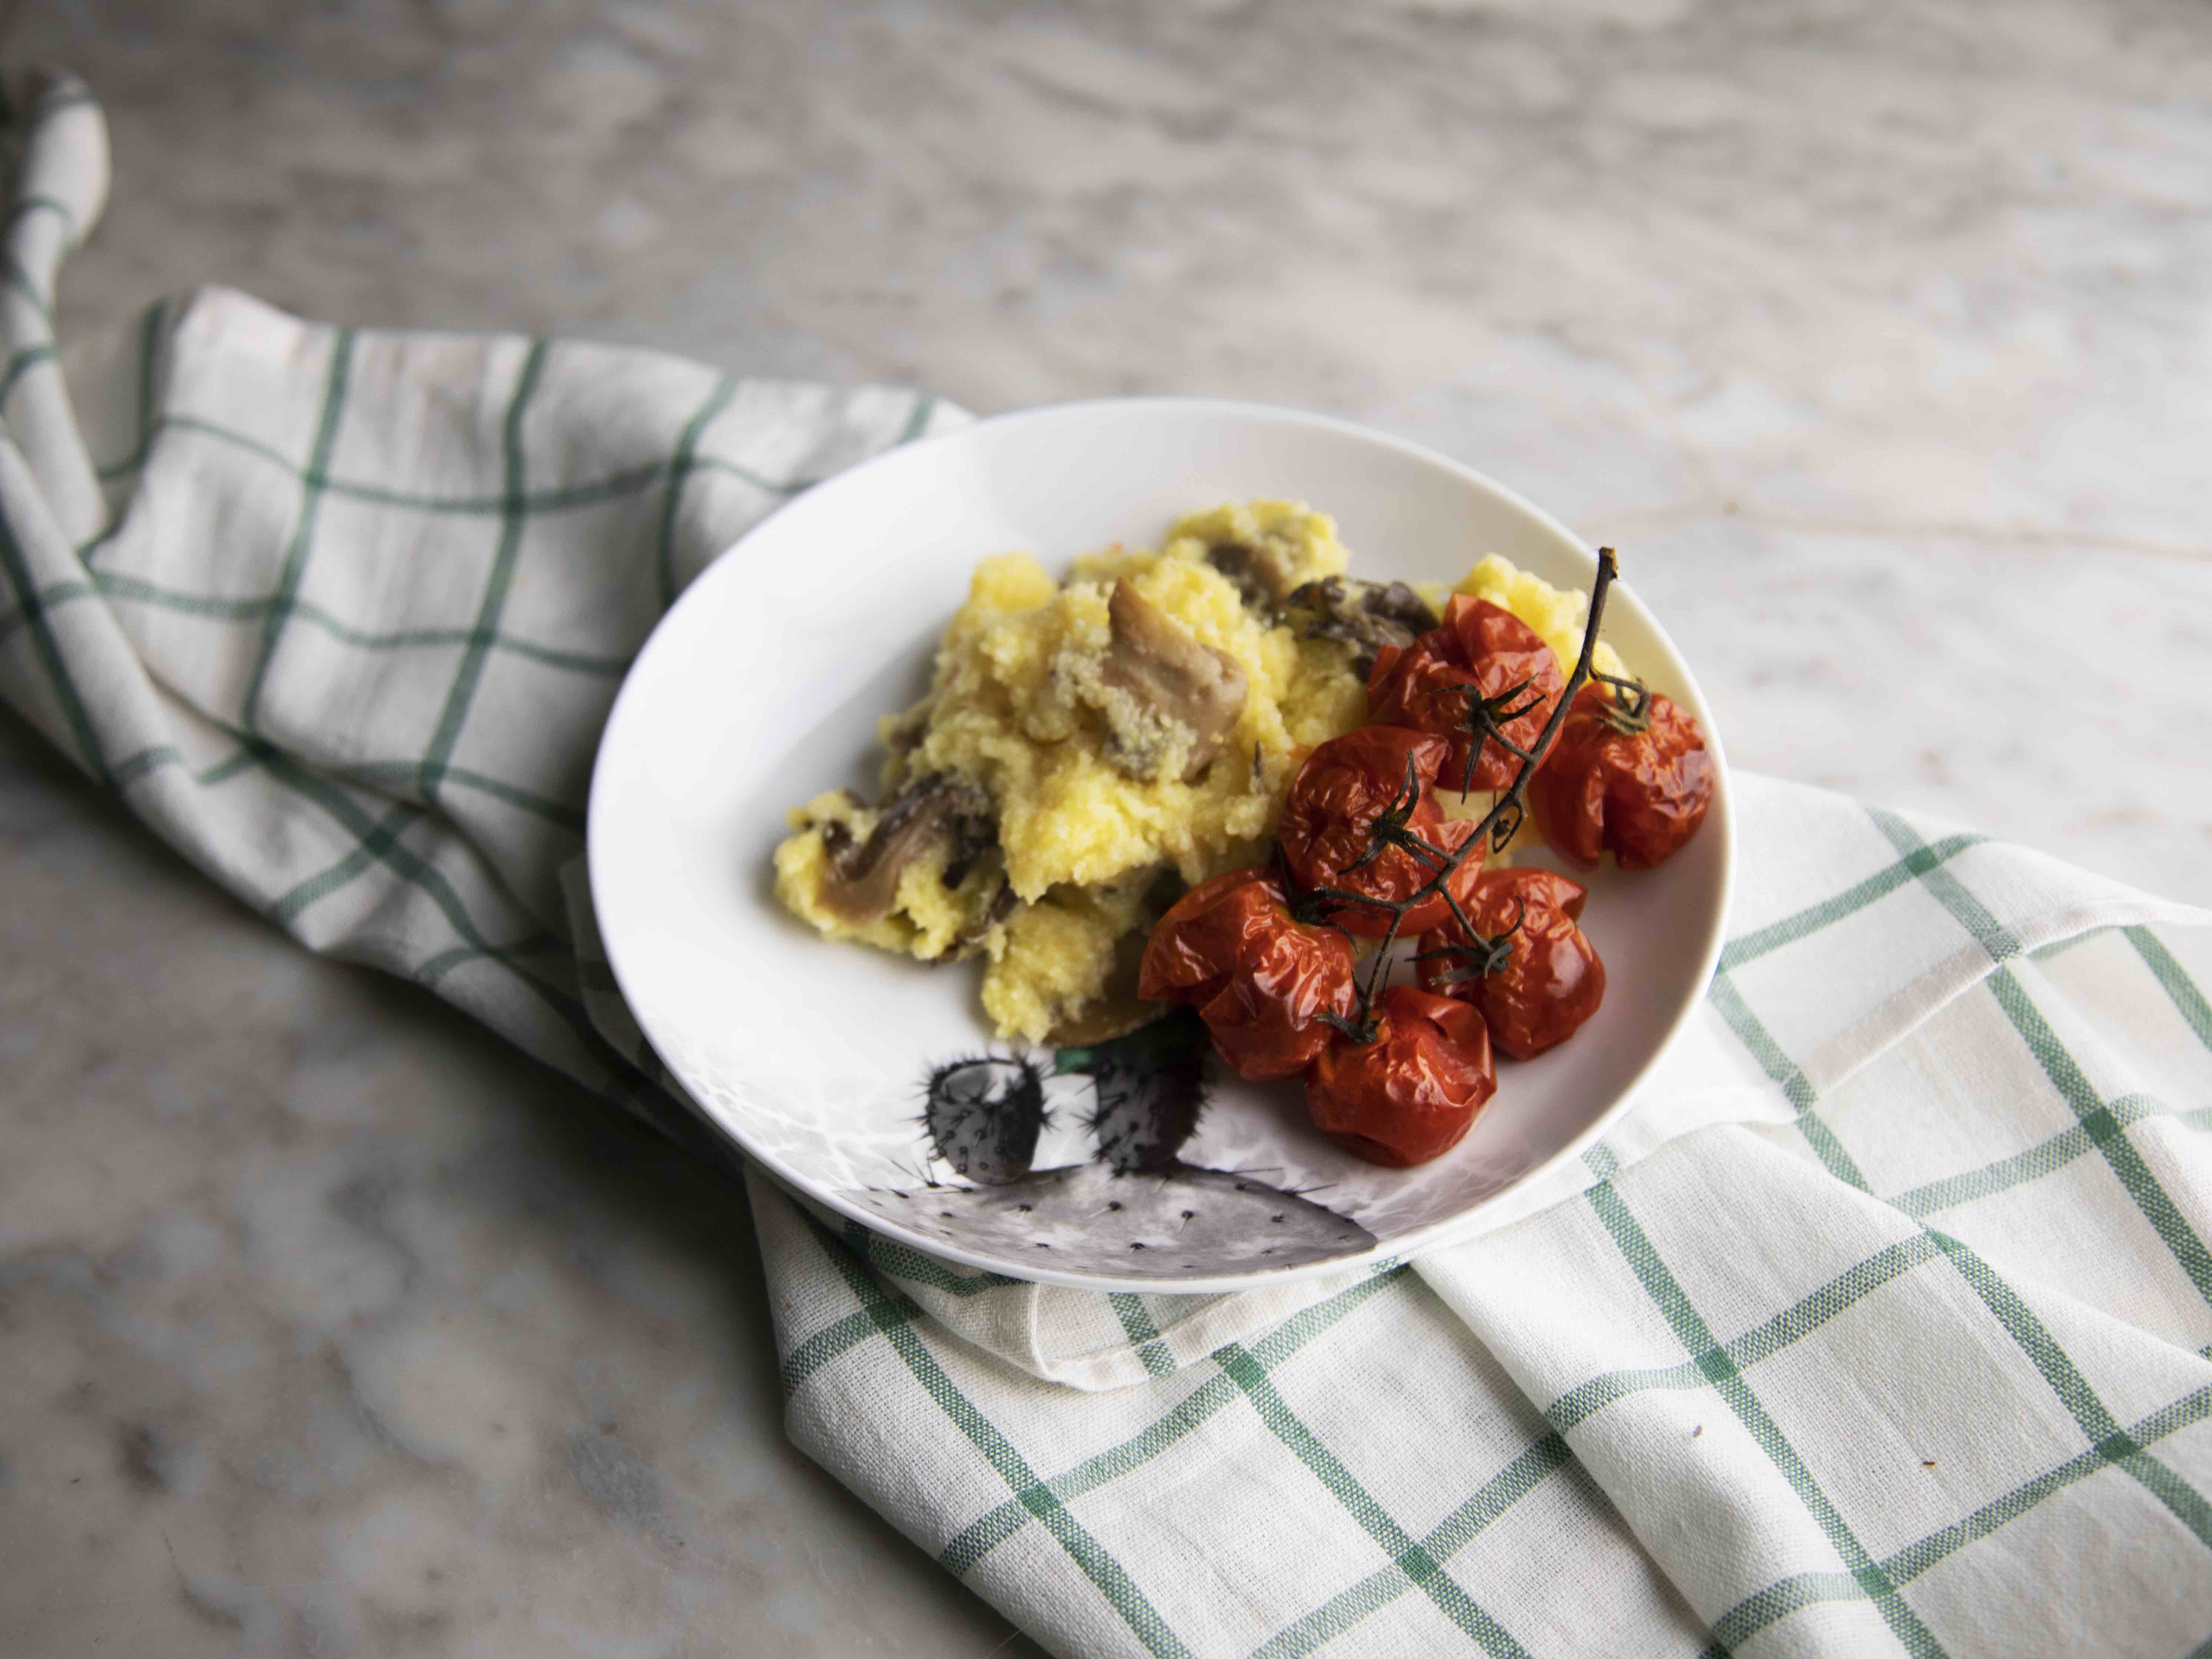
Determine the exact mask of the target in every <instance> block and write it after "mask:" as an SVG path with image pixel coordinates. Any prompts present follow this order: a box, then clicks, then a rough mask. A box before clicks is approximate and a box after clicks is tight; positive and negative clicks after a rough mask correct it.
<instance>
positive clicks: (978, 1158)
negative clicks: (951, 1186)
mask: <svg viewBox="0 0 2212 1659" xmlns="http://www.w3.org/2000/svg"><path fill="white" fill-rule="evenodd" d="M922 1097H923V1099H924V1101H925V1102H926V1104H925V1105H924V1107H923V1109H922V1122H923V1123H924V1125H925V1126H927V1128H928V1130H929V1138H930V1139H931V1140H933V1142H935V1143H936V1146H937V1150H938V1152H939V1154H940V1155H941V1156H942V1157H943V1158H944V1159H945V1162H946V1163H947V1164H951V1166H952V1167H953V1168H954V1169H956V1170H958V1171H959V1172H960V1173H961V1174H962V1175H963V1176H967V1177H968V1179H969V1180H970V1181H974V1182H981V1183H982V1184H983V1185H985V1186H989V1187H995V1186H997V1185H999V1184H1000V1183H1001V1182H1008V1181H1012V1180H1015V1179H1017V1178H1018V1177H1020V1176H1025V1175H1027V1174H1028V1173H1029V1171H1030V1159H1031V1158H1035V1157H1036V1143H1037V1133H1038V1131H1040V1130H1041V1129H1042V1128H1043V1127H1044V1121H1045V1105H1044V1076H1043V1074H1042V1073H1041V1072H1039V1071H1038V1069H1037V1066H1036V1062H1035V1061H1034V1060H1030V1059H1029V1058H1028V1056H1026V1055H1020V1054H1017V1055H1006V1056H1002V1055H996V1054H971V1055H965V1056H963V1057H962V1058H960V1059H958V1060H948V1061H946V1062H945V1064H944V1065H942V1066H933V1067H932V1068H931V1071H930V1073H929V1076H928V1078H927V1080H926V1081H925V1082H924V1084H923V1085H922Z"/></svg>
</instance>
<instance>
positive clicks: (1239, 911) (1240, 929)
mask: <svg viewBox="0 0 2212 1659" xmlns="http://www.w3.org/2000/svg"><path fill="white" fill-rule="evenodd" d="M1353 967H1354V959H1353V956H1352V945H1351V944H1350V943H1349V942H1348V941H1347V940H1346V939H1345V938H1344V936H1343V935H1342V934H1341V933H1336V932H1335V931H1334V930H1333V929H1327V928H1321V927H1302V926H1301V925H1299V924H1298V923H1297V922H1296V921H1292V920H1291V913H1290V908H1289V906H1288V904H1287V902H1285V898H1284V895H1283V890H1282V886H1281V884H1279V882H1277V881H1276V880H1275V878H1273V876H1272V875H1270V874H1269V873H1268V872H1266V871H1265V870H1259V869H1247V870H1231V872H1228V873H1227V874H1226V875H1220V876H1216V877H1214V878H1213V879H1212V880H1211V881H1207V882H1202V883H1200V884H1199V885H1198V886H1196V887H1194V888H1192V889H1191V890H1190V891H1189V892H1188V893H1185V894H1184V895H1183V896H1182V898H1180V899H1178V900H1177V901H1176V904H1175V907H1174V908H1172V909H1170V911H1169V912H1168V913H1167V915H1164V916H1163V917H1161V918H1160V920H1159V922H1158V925H1157V926H1156V927H1153V929H1152V939H1150V941H1149V942H1147V944H1146V946H1145V959H1144V963H1143V966H1142V968H1141V969H1139V978H1138V984H1137V994H1139V996H1143V997H1148V998H1153V999H1158V1000H1168V1001H1174V1002H1187V1003H1189V1004H1190V1005H1191V1006H1194V1007H1195V1008H1196V1009H1197V1010H1198V1012H1199V1014H1200V1018H1203V1019H1204V1020H1205V1021H1206V1029H1207V1030H1210V1031H1212V1033H1213V1043H1214V1047H1215V1048H1218V1049H1219V1050H1220V1051H1221V1057H1222V1058H1223V1059H1224V1060H1226V1061H1227V1062H1228V1063H1229V1065H1230V1066H1231V1069H1233V1070H1234V1071H1235V1072H1236V1073H1237V1075H1238V1076H1239V1077H1244V1078H1249V1079H1253V1080H1254V1081H1255V1082H1264V1081H1265V1080H1267V1079H1270V1078H1281V1077H1295V1076H1296V1075H1297V1073H1300V1072H1302V1071H1304V1070H1305V1068H1306V1067H1307V1066H1309V1065H1310V1064H1311V1063H1312V1061H1313V1060H1314V1059H1315V1057H1316V1056H1317V1055H1318V1054H1320V1053H1321V1051H1322V1049H1323V1048H1326V1047H1327V1046H1328V1039H1329V1037H1330V1036H1331V1031H1330V1028H1329V1027H1328V1025H1326V1024H1323V1023H1322V1018H1321V1016H1322V1014H1323V1013H1332V1014H1335V1015H1337V1016H1339V1017H1340V1018H1348V1017H1349V1016H1350V1015H1351V1013H1352V1010H1353V1007H1354V1006H1355V1004H1356V1001H1357V992H1356V987H1354V985H1353V982H1352V970H1353Z"/></svg>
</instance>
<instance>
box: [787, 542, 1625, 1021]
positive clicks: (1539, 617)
mask: <svg viewBox="0 0 2212 1659" xmlns="http://www.w3.org/2000/svg"><path fill="white" fill-rule="evenodd" d="M1345 567H1346V554H1345V550H1344V548H1343V546H1342V544H1340V543H1339V542H1338V540H1337V538H1336V527H1335V526H1334V523H1333V522H1332V521H1331V520H1329V519H1328V517H1327V516H1326V515H1324V514H1322V513H1316V512H1313V511H1312V510H1310V508H1307V507H1302V506H1298V505H1296V504H1294V503H1291V502H1284V501H1252V502H1246V503H1238V504H1234V505H1229V506H1224V507H1217V508H1214V509H1213V510H1212V511H1211V512H1207V513H1196V514H1194V515H1192V516H1191V517H1188V518H1186V519H1183V520H1180V521H1179V522H1177V523H1176V525H1175V526H1173V527H1172V528H1171V529H1170V532H1169V535H1168V538H1167V541H1166V543H1165V544H1164V545H1163V546H1162V547H1160V548H1159V549H1158V550H1139V549H1130V548H1122V547H1115V548H1112V549H1109V550H1107V551H1105V552H1103V553H1098V554H1094V555H1091V556H1087V557H1084V558H1079V559H1078V560H1076V561H1075V562H1074V563H1073V566H1072V567H1071V568H1070V569H1069V571H1068V573H1067V575H1066V580H1061V581H1055V580H1054V578H1053V577H1052V575H1051V574H1049V573H1048V571H1046V569H1045V568H1043V566H1042V565H1041V564H1039V563H1038V562H1037V561H1036V559H1035V558H1033V557H1031V556H1030V555H1028V554H1026V553H1005V554H1000V555H997V556H993V557H990V558H987V559H985V560H983V561H982V562H981V564H979V565H978V566H977V567H976V568H975V574H974V576H973V577H972V578H971V580H970V581H969V591H968V599H967V602H966V603H965V604H964V605H962V606H961V608H960V609H959V611H957V613H956V614H955V615H954V617H953V618H952V621H951V625H950V626H949V627H948V628H947V629H946V630H945V637H944V640H943V641H942V643H941V644H940V645H939V648H938V653H937V666H936V671H935V675H934V678H933V682H932V684H931V687H930V690H929V693H928V695H927V696H926V697H925V698H924V699H923V700H922V701H921V702H920V703H919V704H917V705H915V707H914V708H910V709H908V710H906V711H905V712H904V713H902V714H895V715H890V716H888V717H886V718H885V719H884V721H883V723H882V735H883V739H884V746H885V750H886V751H887V758H886V760H885V762H884V774H883V799H882V801H881V802H880V803H878V804H877V805H869V804H866V803H864V802H862V801H860V800H859V799H856V798H854V796H852V795H851V794H849V793H845V792H842V791H838V792H834V793H830V794H827V795H823V796H820V797H817V799H814V800H811V801H810V802H808V803H807V804H806V805H804V806H802V807H799V808H797V809H795V810H794V811H793V812H792V813H791V815H790V823H791V829H792V832H793V833H792V834H791V836H789V837H788V838H787V839H786V840H785V841H784V842H782V843H781V845H780V846H779V847H778V848H776V852H775V870H776V892H777V896H779V897H780V898H781V901H782V902H783V903H784V904H785V905H786V906H787V908H789V909H790V910H791V911H792V912H793V914H794V915H798V916H799V917H801V918H803V919H805V921H808V922H810V923H811V924H812V925H813V926H814V927H817V928H818V929H819V930H821V931H822V932H823V933H826V934H829V935H831V936H833V937H836V938H842V939H854V940H858V941H860V942H863V943H866V944H870V945H877V946H879V947H881V948H883V949H885V950H890V951H905V952H908V953H910V954H912V955H914V956H916V957H924V958H927V959H930V960H939V959H942V958H945V957H951V956H967V955H975V956H981V957H983V958H984V959H985V966H984V969H983V986H982V996H983V1006H984V1008H985V1010H986V1012H987V1013H988V1014H989V1015H990V1017H991V1018H992V1020H993V1022H994V1024H995V1025H996V1026H997V1028H998V1030H999V1031H1000V1034H1001V1035H1002V1036H1008V1037H1017V1038H1020V1039H1023V1040H1025V1041H1028V1042H1048V1041H1052V1040H1054V1037H1055V1035H1057V1036H1059V1037H1060V1039H1061V1040H1072V1039H1070V1038H1069V1036H1068V1034H1069V1033H1070V1032H1071V1031H1073V1030H1079V1029H1080V1028H1081V1025H1082V1022H1083V1020H1084V1018H1085V1015H1086V1012H1089V1011H1093V1010H1095V1009H1097V1007H1098V1006H1101V1005H1102V1003H1103V1002H1104V1001H1107V1000H1110V999H1112V998H1114V997H1115V996H1117V995H1118V996H1126V995H1127V987H1126V986H1118V985H1117V983H1116V981H1117V979H1127V975H1129V973H1130V971H1131V968H1132V964H1133V949H1132V947H1133V945H1138V944H1140V942H1141V939H1142V936H1143V933H1144V932H1145V931H1146V930H1147V929H1148V928H1149V927H1150V925H1151V922H1152V920H1153V918H1154V917H1155V916H1156V915H1158V910H1159V908H1161V906H1162V905H1163V904H1164V902H1167V900H1168V899H1170V898H1171V897H1172V896H1173V894H1174V893H1175V892H1176V891H1179V890H1182V888H1183V887H1186V886H1189V885H1194V884H1197V883H1199V882H1200V881H1203V880H1205V879H1206V878H1208V877H1210V876H1213V875H1216V874H1218V873H1219V872H1222V871H1224V870H1227V869H1231V868H1234V867H1236V866H1239V865H1245V864H1250V863H1255V862H1256V861H1258V860H1260V859H1261V857H1262V856H1263V855H1264V853H1265V850H1266V846H1267V841H1268V838H1269V837H1270V836H1272V835H1273V830H1274V825H1275V819H1276V817H1277V815H1278V814H1279V811H1281V808H1282V803H1283V799H1284V797H1285V794H1286V793H1287V792H1288V789H1289V787H1290V782H1291V777H1292V775H1294V774H1295V772H1296V771H1297V767H1298V765H1299V763H1301V762H1302V761H1303V760H1304V757H1305V755H1306V753H1307V752H1308V751H1309V750H1311V749H1312V748H1313V747H1315V746H1316V744H1321V743H1322V742H1325V741H1326V740H1328V738H1333V737H1335V736H1337V735H1338V734H1339V733H1340V732H1346V731H1349V730H1350V729H1351V728H1352V727H1353V726H1358V725H1359V724H1361V723H1362V722H1363V721H1364V720H1365V719H1366V713H1367V710H1366V692H1365V686H1364V665H1362V663H1361V658H1360V653H1359V650H1358V646H1357V644H1356V642H1350V641H1346V639H1343V638H1338V637H1322V636H1319V635H1316V634H1315V633H1314V632H1313V630H1312V629H1311V628H1310V626H1309V625H1307V624H1306V623H1304V621H1303V620H1302V618H1301V615H1300V613H1299V612H1298V611H1297V603H1298V599H1297V597H1295V596H1297V595H1299V594H1300V592H1301V590H1303V591H1304V592H1307V593H1310V592H1314V591H1315V590H1314V589H1311V588H1309V587H1308V586H1307V585H1308V584H1322V583H1326V580H1327V579H1328V578H1331V577H1340V576H1342V575H1343V574H1344V571H1345ZM1461 587H1462V591H1464V592H1470V593H1474V594H1475V595H1477V596H1478V597H1480V598H1484V599H1492V600H1493V601H1494V602H1495V603H1498V604H1499V605H1504V606H1505V607H1506V608H1507V609H1509V610H1511V611H1514V612H1515V613H1516V615H1519V616H1521V617H1522V618H1523V619H1524V620H1525V621H1527V622H1528V623H1529V624H1530V626H1532V627H1533V628H1534V629H1536V631H1537V632H1538V633H1540V634H1541V635H1543V636H1544V638H1545V640H1546V641H1547V643H1549V644H1551V646H1552V647H1553V650H1554V651H1556V652H1559V653H1560V654H1561V656H1562V659H1563V660H1564V661H1565V663H1566V664H1567V665H1570V666H1571V663H1572V660H1573V653H1574V652H1575V651H1576V650H1577V649H1578V648H1579V646H1580V628H1581V619H1582V616H1583V608H1584V607H1585V606H1586V605H1587V601H1586V600H1585V599H1583V596H1582V595H1580V594H1577V593H1565V592H1559V590H1557V589H1554V588H1553V587H1551V586H1549V585H1547V584H1546V583H1544V582H1542V581H1541V580H1537V579H1536V578H1534V577H1533V576H1530V575H1528V574H1525V573H1522V572H1520V571H1516V569H1514V568H1513V567H1512V566H1511V565H1510V564H1507V563H1506V562H1504V561H1503V560H1501V559H1498V558H1495V557H1493V558H1490V559H1486V560H1485V561H1484V562H1482V563H1481V564H1480V565H1478V566H1477V567H1476V568H1475V569H1474V572H1473V573H1471V574H1469V576H1468V579H1467V580H1466V581H1465V582H1463V583H1462V585H1461ZM1370 654H1371V653H1370ZM1607 657H1608V659H1609V658H1610V653H1609V652H1608V653H1607ZM1608 671H1618V665H1617V660H1616V661H1615V662H1614V664H1613V666H1612V667H1610V668H1608ZM894 858H896V860H897V862H896V867H892V866H891V865H890V864H889V863H886V862H885V860H890V859H894ZM1117 967H1118V969H1119V973H1118V975H1117Z"/></svg>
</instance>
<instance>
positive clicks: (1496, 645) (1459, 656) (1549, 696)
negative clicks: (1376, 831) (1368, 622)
mask: <svg viewBox="0 0 2212 1659" xmlns="http://www.w3.org/2000/svg"><path fill="white" fill-rule="evenodd" d="M1516 687H1517V688H1518V690H1516ZM1566 689H1567V683H1566V680H1565V678H1564V677H1563V676H1562V675H1561V674H1560V672H1559V659H1558V658H1556V657H1554V656H1553V654H1552V647H1550V646H1548V645H1547V644H1545V643H1544V641H1543V639H1542V637H1541V635H1538V634H1537V632H1536V630H1535V629H1533V628H1531V627H1529V626H1528V623H1524V622H1522V620H1521V618H1520V617H1516V616H1515V615H1514V614H1513V613H1512V612H1511V611H1507V610H1504V609H1503V608H1502V607H1500V606H1498V605H1492V604H1491V603H1490V601H1489V600H1487V599H1469V598H1468V596H1467V595H1466V594H1464V593H1455V594H1454V595H1452V599H1451V603H1450V604H1449V605H1447V606H1446V607H1445V610H1444V620H1443V625H1442V626H1441V627H1438V628H1433V629H1430V630H1429V631H1428V632H1427V633H1425V634H1424V635H1421V636H1420V638H1419V639H1417V640H1415V641H1413V644H1412V645H1410V646H1407V647H1405V648H1404V649H1402V650H1401V649H1399V648H1398V647H1394V646H1384V647H1383V648H1382V649H1381V650H1380V651H1378V652H1377V653H1376V656H1375V667H1374V669H1373V671H1371V672H1370V674H1369V675H1368V677H1367V712H1368V715H1369V718H1370V719H1372V720H1383V721H1387V722H1389V724H1390V725H1393V726H1413V727H1414V728H1415V729H1417V730H1419V731H1423V732H1438V733H1440V734H1442V735H1443V736H1445V737H1448V738H1450V740H1451V756H1450V758H1449V759H1448V760H1447V761H1446V762H1445V763H1444V766H1443V771H1442V772H1440V773H1439V774H1438V775H1437V779H1438V781H1439V782H1440V784H1441V785H1442V787H1444V788H1446V789H1455V790H1468V789H1503V788H1504V787H1506V785H1508V784H1510V783H1511V782H1512V781H1513V775H1514V773H1515V772H1516V771H1517V770H1519V769H1520V765H1521V762H1520V759H1519V757H1517V756H1516V755H1514V754H1513V753H1512V752H1511V751H1510V750H1507V749H1505V748H1504V746H1503V745H1502V744H1499V743H1498V740H1497V739H1496V738H1493V737H1491V736H1488V735H1486V734H1481V733H1480V732H1478V731H1477V729H1476V728H1475V727H1474V726H1471V725H1470V724H1469V720H1468V716H1469V711H1470V709H1471V708H1474V705H1475V703H1476V702H1481V701H1488V702H1491V703H1492V704H1493V705H1494V706H1495V708H1497V710H1498V712H1499V713H1504V712H1505V711H1506V710H1509V709H1519V710H1522V713H1520V714H1517V715H1516V717H1515V718H1514V719H1512V720H1504V721H1502V722H1501V723H1500V724H1499V726H1498V729H1499V730H1500V731H1501V732H1504V734H1505V737H1506V738H1507V740H1508V741H1510V742H1511V743H1515V744H1519V745H1520V746H1521V747H1522V748H1523V749H1528V750H1534V747H1535V744H1536V739H1537V738H1538V737H1539V736H1541V734H1542V732H1543V730H1544V722H1545V721H1546V720H1549V719H1551V717H1552V710H1553V708H1556V707H1557V706H1558V704H1559V697H1560V695H1561V693H1563V692H1564V691H1565V690H1566ZM1508 693H1511V694H1512V695H1510V696H1508V695H1507V694H1508ZM1478 750H1479V752H1478Z"/></svg>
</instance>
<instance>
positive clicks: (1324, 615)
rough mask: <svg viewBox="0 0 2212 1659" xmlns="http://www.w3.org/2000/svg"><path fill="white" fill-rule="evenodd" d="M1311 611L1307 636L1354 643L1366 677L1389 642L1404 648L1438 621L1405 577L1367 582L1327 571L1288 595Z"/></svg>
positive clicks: (1298, 607) (1357, 668)
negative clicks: (1400, 580) (1330, 574)
mask: <svg viewBox="0 0 2212 1659" xmlns="http://www.w3.org/2000/svg"><path fill="white" fill-rule="evenodd" d="M1288 604H1289V607H1290V609H1291V611H1292V612H1293V613H1297V612H1304V613H1305V614H1306V616H1307V617H1308V621H1307V623H1306V630H1305V631H1306V637H1307V638H1308V639H1319V640H1341V641H1344V642H1345V643H1346V645H1348V646H1350V647H1352V670H1353V671H1354V672H1355V673H1358V675H1360V676H1361V677H1362V678H1365V676H1366V674H1367V671H1369V670H1370V669H1371V668H1373V667H1374V666H1375V657H1376V653H1377V652H1379V651H1381V650H1382V648H1383V647H1384V646H1386V645H1395V646H1397V647H1401V649H1402V648H1403V647H1406V646H1409V645H1411V644H1412V643H1413V641H1415V640H1416V639H1418V638H1419V637H1420V635H1424V634H1425V633H1427V632H1428V631H1429V630H1430V629H1432V628H1434V627H1436V626H1437V622H1438V620H1439V619H1438V617H1437V613H1436V612H1435V611H1433V610H1431V609H1430V606H1429V602H1428V601H1427V600H1426V599H1423V598H1422V597H1421V596H1420V595H1419V593H1416V592H1413V589H1412V588H1410V587H1408V586H1406V584H1405V583H1403V582H1363V581H1358V580H1354V579H1353V578H1352V577H1350V576H1325V577H1323V578H1322V580H1319V581H1316V582H1308V583H1306V584H1305V586H1303V587H1301V588H1299V589H1298V590H1297V592H1294V593H1292V594H1291V597H1290V599H1289V601H1288Z"/></svg>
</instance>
